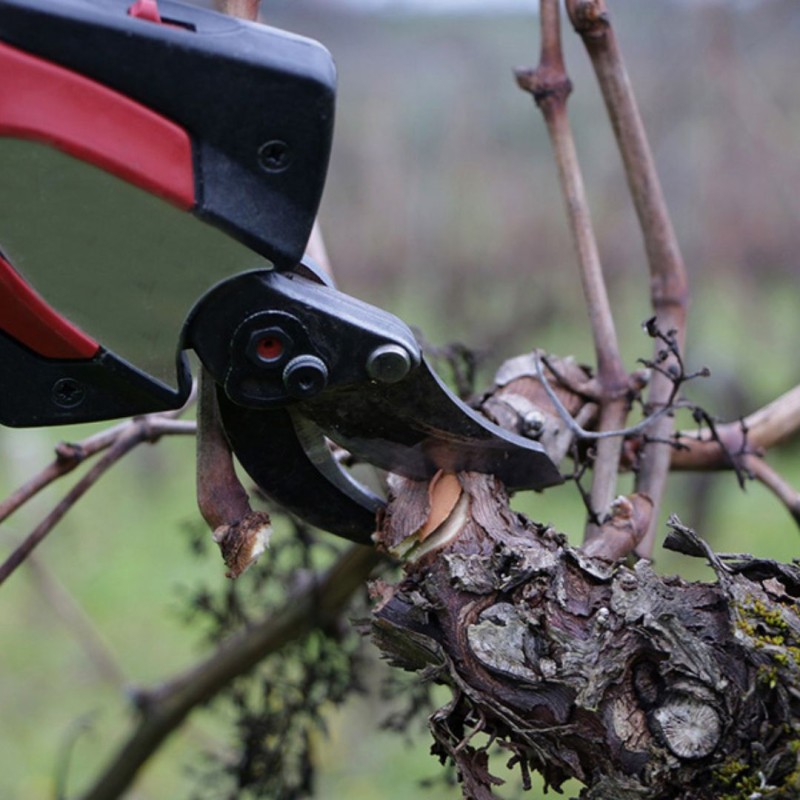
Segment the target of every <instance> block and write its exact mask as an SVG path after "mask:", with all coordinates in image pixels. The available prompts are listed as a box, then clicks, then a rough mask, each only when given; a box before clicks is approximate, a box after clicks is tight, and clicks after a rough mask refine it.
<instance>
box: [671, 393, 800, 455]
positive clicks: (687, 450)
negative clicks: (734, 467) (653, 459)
mask: <svg viewBox="0 0 800 800" xmlns="http://www.w3.org/2000/svg"><path fill="white" fill-rule="evenodd" d="M798 432H800V386H795V387H794V389H791V390H789V391H788V392H786V393H785V394H783V395H781V396H780V397H779V398H777V399H776V400H773V401H772V402H771V403H769V404H768V405H766V406H764V407H763V408H760V409H759V410H758V411H754V412H753V413H752V414H750V415H749V416H747V417H745V418H744V419H743V420H741V421H736V422H728V423H725V424H724V425H717V426H716V439H715V438H714V437H713V436H712V435H711V431H709V430H704V431H703V432H702V433H701V434H700V436H694V435H693V434H690V433H681V434H680V441H681V444H682V447H681V449H680V450H678V451H675V452H673V454H672V469H686V470H712V469H726V468H729V467H730V466H731V465H730V463H728V460H727V453H738V452H741V451H742V449H743V447H744V446H745V444H746V445H747V447H748V448H749V449H750V451H755V452H760V451H763V450H769V449H770V448H772V447H776V446H777V445H779V444H781V443H783V442H786V441H788V440H789V439H791V438H793V437H796V436H797V435H798ZM745 440H746V441H745Z"/></svg>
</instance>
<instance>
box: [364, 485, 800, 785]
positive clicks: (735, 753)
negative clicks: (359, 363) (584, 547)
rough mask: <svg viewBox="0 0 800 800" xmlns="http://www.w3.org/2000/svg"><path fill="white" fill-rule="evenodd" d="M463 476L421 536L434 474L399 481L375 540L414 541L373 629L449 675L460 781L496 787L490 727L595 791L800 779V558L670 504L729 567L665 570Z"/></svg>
mask: <svg viewBox="0 0 800 800" xmlns="http://www.w3.org/2000/svg"><path fill="white" fill-rule="evenodd" d="M458 479H459V481H460V483H461V486H462V489H463V492H464V497H465V498H466V500H465V501H464V503H463V504H462V510H461V512H460V514H461V516H460V518H459V521H458V523H457V524H454V523H453V521H452V520H449V521H448V520H445V521H444V522H442V524H441V525H440V528H443V526H447V525H448V524H449V525H450V529H449V533H448V535H447V536H446V537H441V538H440V539H439V540H438V541H439V546H438V548H437V549H430V548H428V549H425V550H421V549H416V550H415V549H414V548H413V547H409V546H408V542H409V537H411V538H412V539H413V537H414V536H415V530H417V529H418V528H419V527H420V526H421V524H422V523H420V526H410V527H409V526H407V525H406V524H405V523H407V521H408V519H409V518H410V517H409V513H408V508H407V506H408V503H409V502H412V498H418V499H419V500H420V502H427V500H425V498H427V490H426V488H425V487H424V485H419V484H412V483H410V482H405V481H404V482H402V484H398V483H396V484H395V493H396V497H395V499H394V500H392V502H390V505H389V509H388V512H387V514H386V517H385V520H384V526H383V530H382V531H381V532H380V534H379V541H380V543H381V544H384V545H385V544H387V543H393V544H390V549H394V547H395V546H396V544H397V542H398V541H405V542H406V548H405V549H406V551H407V552H409V553H411V554H412V557H413V554H414V553H417V554H418V557H417V558H416V559H415V560H407V561H406V573H405V577H404V578H403V580H402V581H401V582H400V583H399V584H398V585H397V586H393V587H390V586H387V585H385V584H382V585H381V586H380V587H378V589H377V593H378V595H379V603H378V605H377V608H376V610H375V612H374V617H373V624H372V633H373V638H374V640H375V641H376V643H377V644H378V646H379V647H380V649H381V650H382V651H383V653H384V654H385V655H386V656H387V657H388V658H389V659H390V661H391V662H392V663H394V664H395V665H397V666H400V667H403V668H405V669H408V670H415V671H419V672H420V673H421V674H422V675H423V677H424V678H426V679H433V680H436V681H438V682H440V683H443V684H447V685H449V686H450V687H451V689H452V691H453V699H452V701H451V703H449V704H448V705H447V706H446V707H445V708H442V709H440V710H439V711H438V712H437V713H436V714H434V716H433V717H432V719H431V728H432V731H433V734H434V738H435V741H436V744H435V746H434V750H435V752H437V753H438V754H439V755H441V756H442V757H446V756H450V757H451V758H452V759H453V760H454V762H455V764H456V766H457V768H458V770H459V773H460V775H461V778H462V788H463V792H464V796H465V797H468V798H476V797H477V798H491V797H494V796H495V795H494V794H493V791H492V786H493V785H494V784H495V783H496V782H497V779H496V778H494V777H493V776H492V775H491V772H490V770H489V766H488V762H487V757H486V754H485V753H484V751H483V748H482V747H481V746H478V745H476V744H474V743H473V740H472V737H473V735H474V733H475V732H477V731H481V732H483V733H485V734H487V735H488V736H489V738H490V739H494V740H496V741H497V742H498V743H500V745H501V746H502V747H504V748H505V749H507V750H509V751H511V753H512V755H513V758H512V761H516V763H518V764H520V765H521V766H522V767H523V776H524V775H525V774H526V772H527V769H528V768H531V769H536V770H538V771H540V772H541V773H542V774H543V775H544V777H545V779H546V781H547V782H548V784H550V785H552V786H554V787H556V788H558V787H559V786H560V785H561V784H562V783H563V782H564V781H565V780H567V779H568V778H577V779H578V780H580V781H582V782H583V783H584V784H585V786H586V788H585V789H584V790H583V793H582V795H581V796H582V797H585V798H592V800H598V799H599V798H609V800H610V799H611V798H614V800H619V798H644V797H647V798H650V799H651V800H653V799H656V800H657V799H658V798H664V799H665V800H666V798H669V799H670V800H675V799H676V798H685V799H686V800H688V799H689V798H692V800H702V799H703V798H721V797H732V798H733V797H748V796H751V795H752V792H753V791H756V790H757V789H758V787H759V786H760V787H761V792H762V793H761V794H760V795H758V796H761V797H787V798H788V797H796V796H797V792H798V788H800V778H798V772H797V771H796V770H797V767H798V764H797V751H798V743H799V742H800V738H798V734H797V732H796V723H795V719H796V718H797V714H798V711H800V693H798V675H800V620H799V619H798V617H797V602H796V598H797V597H798V596H800V569H798V568H797V567H796V566H794V565H789V566H787V565H779V564H776V563H774V562H770V561H764V560H758V559H753V558H750V557H746V556H738V557H736V559H735V560H731V559H722V558H720V557H718V556H716V555H714V554H713V553H712V552H711V551H710V550H709V549H708V548H707V547H706V546H705V545H704V543H703V542H702V541H701V540H700V539H699V538H697V537H696V536H695V535H694V533H693V532H692V531H690V530H688V529H686V528H684V527H682V526H681V525H680V524H679V523H678V522H677V520H674V521H673V522H672V533H671V534H670V537H669V540H668V545H669V546H671V547H672V548H673V549H678V550H681V551H682V552H684V553H686V554H687V555H692V556H699V557H703V558H706V559H707V560H708V561H709V562H710V563H711V565H712V566H713V568H714V570H715V571H716V574H717V581H716V583H713V584H705V583H689V582H686V581H683V580H682V579H680V578H677V577H670V578H663V577H660V576H659V575H657V574H656V573H655V572H654V571H653V569H652V568H651V566H650V564H649V563H648V562H646V561H640V562H638V563H637V564H636V566H635V567H632V568H630V567H628V566H625V565H623V564H619V563H617V564H615V563H611V562H609V561H605V560H601V559H598V558H593V557H590V556H588V555H586V554H585V553H583V552H581V551H580V550H577V549H574V548H572V547H570V546H569V545H568V543H567V542H566V540H565V538H564V537H563V536H561V535H560V534H558V533H557V532H555V531H553V530H552V529H550V528H545V527H543V526H540V525H538V524H536V523H534V522H531V521H530V520H527V519H526V518H524V517H522V516H521V515H519V514H517V513H515V512H513V511H512V510H511V509H510V508H509V505H508V498H507V496H506V494H505V492H504V490H503V487H502V485H501V484H499V483H498V482H497V481H496V480H495V479H493V478H491V477H489V476H485V475H478V474H473V473H464V474H461V475H459V476H458ZM395 509H399V510H400V511H401V513H396V514H395V513H393V512H394V511H395ZM453 513H454V514H455V513H456V512H455V510H454V511H453ZM417 518H418V519H419V520H424V519H425V518H427V512H426V511H425V510H424V509H423V510H422V512H421V513H420V514H418V515H417ZM396 522H397V524H401V523H402V524H404V527H403V528H402V529H397V528H396V527H395V524H396ZM435 536H436V531H434V533H433V534H430V537H435ZM430 537H429V538H428V539H427V540H426V541H430ZM770 787H771V788H770Z"/></svg>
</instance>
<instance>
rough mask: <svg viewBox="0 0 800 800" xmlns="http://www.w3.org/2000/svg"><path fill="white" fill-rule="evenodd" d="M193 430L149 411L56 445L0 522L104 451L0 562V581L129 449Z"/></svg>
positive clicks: (10, 501)
mask: <svg viewBox="0 0 800 800" xmlns="http://www.w3.org/2000/svg"><path fill="white" fill-rule="evenodd" d="M194 433H195V424H194V423H193V422H188V421H183V420H176V419H174V418H172V416H170V415H167V414H149V415H147V416H144V417H136V418H135V419H133V420H131V421H129V422H125V423H123V424H121V425H116V426H114V427H113V428H110V429H109V430H108V431H104V432H103V433H101V434H98V435H96V436H93V437H90V438H89V439H87V440H85V441H84V442H82V443H79V444H77V445H59V447H58V448H57V449H56V458H55V460H54V461H53V462H52V463H51V464H49V465H48V466H47V467H45V468H44V469H43V470H42V471H41V472H40V473H39V474H38V475H36V476H34V477H33V478H32V479H31V480H30V481H28V482H27V483H26V484H25V485H24V486H22V487H20V488H19V489H18V490H17V491H16V492H14V493H13V494H12V495H11V496H10V497H9V498H8V499H7V500H6V501H5V502H4V503H2V504H1V506H0V522H2V521H3V520H4V519H6V518H7V517H8V516H9V515H10V514H11V513H13V512H14V511H15V510H16V509H18V508H19V507H20V506H21V505H22V504H23V503H25V502H27V501H28V500H30V499H31V498H32V497H34V496H35V495H36V494H37V493H38V492H40V491H41V490H42V489H43V488H44V487H45V486H48V485H49V484H51V483H52V482H53V481H55V480H57V479H58V478H60V477H62V476H64V475H66V474H68V473H69V472H71V471H72V470H74V469H75V468H76V467H77V466H78V465H79V464H81V463H82V462H83V461H84V460H86V459H87V458H89V457H90V456H91V455H94V454H97V453H100V452H102V451H105V454H104V455H103V456H102V457H101V458H100V459H99V460H98V461H97V462H96V463H95V464H94V465H93V466H92V467H91V468H90V469H89V471H88V472H87V473H86V474H85V475H84V476H83V477H82V478H81V479H80V480H79V481H78V482H77V483H76V484H75V486H73V487H72V488H71V489H70V490H69V491H68V492H67V493H66V494H65V495H64V497H63V498H62V499H61V500H60V501H59V502H58V503H57V504H56V505H55V507H54V508H53V509H52V510H51V511H50V513H49V514H47V516H46V517H45V518H44V519H43V520H42V521H41V522H40V523H39V524H38V525H37V526H36V527H35V528H34V529H33V530H32V531H31V533H30V534H28V536H27V537H26V538H25V539H24V540H23V541H22V542H21V543H20V544H19V545H18V546H17V547H16V548H15V549H14V551H13V552H12V553H11V555H10V556H8V558H7V559H6V560H5V561H4V562H3V563H2V564H0V584H2V583H3V582H4V581H6V579H7V578H9V577H10V576H11V575H12V574H13V573H14V572H15V570H16V569H17V568H18V567H19V566H20V564H22V563H23V562H24V561H25V559H26V558H27V557H28V556H29V555H30V553H31V552H33V550H34V549H35V548H36V547H37V546H38V545H39V544H40V543H41V542H42V540H44V539H45V537H46V536H47V535H48V534H49V533H50V531H52V530H53V528H54V527H55V526H56V525H57V524H58V523H59V522H60V521H61V520H62V519H63V517H64V515H65V514H66V513H67V512H68V511H69V510H70V509H71V508H72V507H73V506H74V505H75V503H77V502H78V500H80V499H81V497H83V495H84V494H86V492H88V491H89V489H91V488H92V486H94V485H95V484H96V483H97V481H98V480H100V478H101V477H102V476H103V475H105V473H106V472H108V470H109V469H111V467H113V466H114V464H116V463H117V462H118V461H119V460H120V459H122V458H123V457H124V456H125V455H127V454H128V453H129V452H130V451H131V450H133V449H134V448H136V447H137V446H138V445H140V444H143V443H145V442H156V441H158V440H159V439H160V438H161V437H162V436H172V435H179V436H181V435H183V436H185V435H191V436H193V435H194Z"/></svg>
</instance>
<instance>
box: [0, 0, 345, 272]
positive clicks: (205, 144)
mask: <svg viewBox="0 0 800 800" xmlns="http://www.w3.org/2000/svg"><path fill="white" fill-rule="evenodd" d="M131 4H132V0H0V40H2V41H4V42H6V43H7V44H9V45H12V46H14V47H17V48H18V49H21V50H24V51H26V52H28V53H31V54H33V55H36V56H39V57H41V58H44V59H46V60H49V61H51V62H54V63H56V64H59V65H61V66H63V67H66V68H68V69H70V70H72V71H74V72H77V73H80V74H82V75H84V76H87V77H89V78H92V79H94V80H96V81H98V82H100V83H102V84H104V85H106V86H108V87H109V88H112V89H114V90H116V91H118V92H121V93H122V94H124V95H126V96H128V97H130V98H132V99H134V100H136V101H138V102H140V103H142V104H143V105H145V106H147V107H149V108H150V109H152V110H153V111H156V112H157V113H159V114H161V115H162V116H164V117H167V118H168V119H170V120H172V121H173V122H175V123H177V124H178V125H180V126H181V127H182V128H184V129H185V130H186V131H187V133H188V134H189V135H190V136H191V138H192V144H193V148H192V149H193V156H194V159H195V179H196V186H195V196H196V201H197V206H196V208H195V209H194V212H195V213H196V214H197V215H198V216H199V217H201V218H202V219H204V220H206V221H208V222H210V223H212V224H214V225H215V226H217V227H219V228H221V229H223V230H224V231H226V232H227V233H229V234H230V235H231V236H233V237H235V238H236V239H238V240H240V241H241V242H243V243H244V244H245V245H247V246H248V247H250V248H252V249H253V250H255V251H256V252H258V253H259V254H261V255H263V256H265V257H266V258H268V259H270V260H271V261H272V262H273V263H274V264H275V266H276V267H277V268H278V269H291V268H292V267H293V266H294V265H295V264H296V263H297V262H298V261H299V260H300V257H301V256H302V254H303V250H304V248H305V245H306V243H307V241H308V237H309V235H310V232H311V227H312V224H313V222H314V218H315V216H316V213H317V209H318V206H319V202H320V198H321V195H322V189H323V185H324V182H325V175H326V172H327V167H328V159H329V155H330V147H331V139H332V135H333V118H334V99H335V89H336V73H335V68H334V65H333V61H332V59H331V56H330V54H329V53H328V51H327V50H326V49H325V48H324V47H323V46H322V45H320V44H318V43H317V42H314V41H312V40H310V39H305V38H303V37H299V36H295V35H293V34H288V33H286V32H284V31H278V30H276V29H273V28H269V27H267V26H263V25H257V24H254V23H250V22H246V21H242V20H238V19H234V18H232V17H227V16H224V15H221V14H217V13H214V12H212V11H206V10H203V9H199V8H196V7H193V6H188V5H185V4H183V3H178V2H174V1H172V0H161V2H159V11H160V14H161V17H162V20H163V23H164V24H159V23H157V22H151V21H149V20H146V19H140V18H136V17H134V16H130V15H129V14H128V8H129V7H130V6H131ZM134 155H135V154H132V157H133V156H134Z"/></svg>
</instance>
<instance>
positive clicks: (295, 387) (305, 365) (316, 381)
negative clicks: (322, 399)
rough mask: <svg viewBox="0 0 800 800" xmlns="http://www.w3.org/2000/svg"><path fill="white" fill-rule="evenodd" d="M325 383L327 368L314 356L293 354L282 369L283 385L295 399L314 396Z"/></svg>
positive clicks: (326, 383) (326, 382)
mask: <svg viewBox="0 0 800 800" xmlns="http://www.w3.org/2000/svg"><path fill="white" fill-rule="evenodd" d="M327 385H328V368H327V367H326V366H325V362H324V361H323V360H322V359H321V358H317V357H316V356H311V355H308V354H306V355H301V356H295V357H294V358H293V359H292V360H291V361H290V362H289V363H288V364H287V365H286V369H284V371H283V386H284V388H285V389H286V391H287V392H288V393H289V394H290V395H291V396H292V397H294V398H296V399H297V400H305V399H308V398H309V397H314V396H315V395H318V394H319V393H320V392H321V391H322V390H323V389H324V388H325V387H326V386H327Z"/></svg>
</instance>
